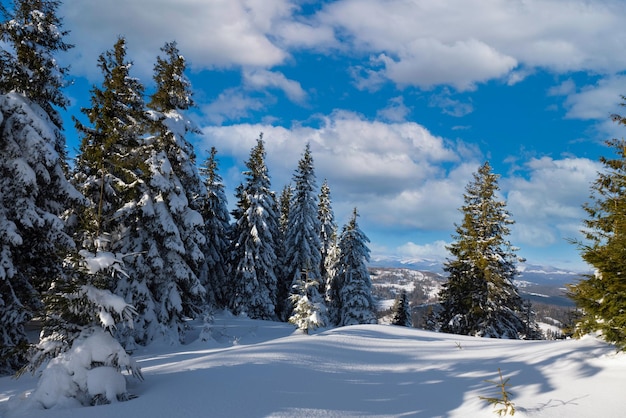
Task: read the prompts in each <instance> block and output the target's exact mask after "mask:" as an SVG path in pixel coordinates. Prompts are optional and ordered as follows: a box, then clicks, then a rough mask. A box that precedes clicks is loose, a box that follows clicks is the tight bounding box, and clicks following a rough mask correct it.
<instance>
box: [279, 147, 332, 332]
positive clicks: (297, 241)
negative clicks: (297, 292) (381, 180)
mask: <svg viewBox="0 0 626 418" xmlns="http://www.w3.org/2000/svg"><path fill="white" fill-rule="evenodd" d="M293 183H294V188H293V194H292V195H291V202H290V207H289V216H288V222H287V227H286V231H285V236H284V239H285V255H286V257H285V261H286V267H287V269H288V270H287V274H286V277H285V279H286V280H287V281H288V282H290V287H293V286H294V285H298V283H300V282H301V281H302V278H301V275H302V272H304V271H306V274H307V287H308V288H309V290H308V294H309V296H310V295H311V294H312V293H316V294H318V295H319V283H320V282H321V272H320V268H321V265H322V258H321V257H322V252H321V242H320V220H319V218H318V202H317V194H316V192H317V185H316V179H315V169H314V165H313V156H312V155H311V147H310V145H309V144H307V145H306V148H305V150H304V154H303V155H302V158H301V159H300V161H299V162H298V168H297V169H296V171H295V172H294V175H293ZM313 287H317V289H315V290H313V289H310V288H313ZM311 302H313V301H311ZM318 315H321V313H319V314H318ZM319 320H320V321H322V322H325V321H326V320H325V318H320V319H319Z"/></svg>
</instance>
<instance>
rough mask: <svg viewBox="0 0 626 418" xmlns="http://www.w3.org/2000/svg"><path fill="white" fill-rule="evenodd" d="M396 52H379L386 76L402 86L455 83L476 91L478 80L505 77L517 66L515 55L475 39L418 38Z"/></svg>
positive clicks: (426, 86) (423, 86) (460, 88)
mask: <svg viewBox="0 0 626 418" xmlns="http://www.w3.org/2000/svg"><path fill="white" fill-rule="evenodd" d="M397 54H398V58H397V59H396V58H393V57H392V56H389V55H387V54H385V53H383V54H381V55H380V57H379V59H380V60H381V61H382V62H383V63H384V64H385V70H384V74H385V76H386V77H388V78H389V79H391V80H393V81H394V82H395V83H397V84H399V85H415V86H419V87H422V88H430V87H433V86H436V85H452V86H454V87H456V89H457V90H459V91H463V90H473V89H474V88H475V85H476V83H478V82H484V81H487V80H490V79H494V78H500V77H503V76H504V75H506V74H508V73H509V72H510V71H511V70H512V69H513V68H515V67H516V65H517V61H516V60H515V59H514V58H513V57H510V56H507V55H505V54H502V53H500V52H499V51H497V50H496V49H494V48H493V47H491V46H489V45H487V44H485V43H484V42H481V41H478V40H476V39H468V40H459V41H455V42H454V43H452V44H446V43H443V42H442V41H440V40H438V39H431V38H427V39H416V40H414V41H412V42H411V43H409V44H408V45H407V47H406V48H402V49H400V50H399V51H397Z"/></svg>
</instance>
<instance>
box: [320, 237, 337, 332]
mask: <svg viewBox="0 0 626 418" xmlns="http://www.w3.org/2000/svg"><path fill="white" fill-rule="evenodd" d="M339 255H340V251H339V243H338V241H337V233H336V232H335V233H334V234H333V235H332V236H331V245H330V247H329V249H328V254H326V258H325V259H324V272H325V275H326V283H325V289H324V291H325V292H324V300H325V301H326V308H327V310H328V320H329V324H333V325H338V324H339V322H340V319H341V298H340V297H339V282H338V281H337V280H338V278H337V268H338V266H339Z"/></svg>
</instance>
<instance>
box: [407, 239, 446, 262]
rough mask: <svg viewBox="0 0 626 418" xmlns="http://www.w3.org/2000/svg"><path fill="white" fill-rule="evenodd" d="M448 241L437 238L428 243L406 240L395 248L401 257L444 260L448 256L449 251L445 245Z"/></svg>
mask: <svg viewBox="0 0 626 418" xmlns="http://www.w3.org/2000/svg"><path fill="white" fill-rule="evenodd" d="M447 245H449V243H447V242H445V241H441V240H437V241H435V242H432V243H428V244H423V245H422V244H415V243H414V242H407V243H406V244H404V245H401V246H400V247H398V249H397V253H398V255H399V256H401V257H405V258H413V259H419V260H435V261H440V262H441V261H445V259H446V257H448V256H449V252H448V250H447V249H446V246H447Z"/></svg>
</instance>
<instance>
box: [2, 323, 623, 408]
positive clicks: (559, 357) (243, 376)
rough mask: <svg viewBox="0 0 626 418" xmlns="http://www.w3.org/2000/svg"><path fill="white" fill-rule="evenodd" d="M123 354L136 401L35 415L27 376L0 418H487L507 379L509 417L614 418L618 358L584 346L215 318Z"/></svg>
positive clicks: (6, 396) (618, 401)
mask: <svg viewBox="0 0 626 418" xmlns="http://www.w3.org/2000/svg"><path fill="white" fill-rule="evenodd" d="M199 332H200V330H199V328H195V329H193V330H192V333H191V334H190V341H193V342H191V343H190V344H188V345H185V346H179V347H167V346H159V345H152V346H150V347H148V348H145V349H142V350H141V351H139V352H136V353H135V354H134V357H135V359H136V360H137V361H138V362H139V364H140V366H141V367H142V370H143V374H144V376H145V380H144V381H143V382H138V381H135V380H133V379H132V378H129V382H128V388H129V391H130V392H132V393H133V394H135V395H137V396H138V397H137V398H135V399H132V400H130V401H127V402H119V403H114V404H111V405H104V406H95V407H80V408H71V409H52V410H41V409H35V408H34V405H32V404H31V403H29V402H28V394H29V392H30V391H32V390H33V388H35V386H36V384H37V379H35V378H34V377H31V376H23V377H21V378H20V379H18V380H15V379H13V378H10V377H4V378H1V379H0V417H3V418H10V417H15V416H20V417H38V418H57V417H58V418H61V417H63V418H67V417H76V418H78V417H80V418H83V417H84V418H92V417H115V418H119V417H150V418H157V417H167V418H170V417H357V416H359V417H464V418H467V417H489V416H494V417H495V416H497V415H496V414H494V413H493V411H494V408H493V407H492V406H491V405H488V404H487V403H486V402H485V401H484V400H481V399H479V396H496V395H497V390H496V388H495V387H494V386H493V385H491V384H489V383H486V382H485V379H489V380H497V379H498V368H500V369H501V370H502V373H503V375H504V377H505V378H510V380H509V383H510V385H511V387H510V389H509V390H510V392H511V394H512V397H511V400H512V401H513V403H514V404H515V408H516V412H515V417H568V418H575V417H621V416H624V414H625V412H624V411H626V397H624V383H625V382H626V355H625V354H616V353H615V351H614V349H613V348H612V347H610V346H608V345H606V344H605V343H603V342H601V341H599V340H597V339H595V338H592V337H586V338H583V339H582V340H565V341H510V340H493V339H480V338H472V337H464V336H458V335H449V334H438V333H432V332H427V331H421V330H416V329H409V328H402V327H395V326H390V325H360V326H350V327H343V328H336V329H331V330H322V331H319V332H316V333H314V334H312V335H303V334H301V333H299V332H297V331H295V330H294V327H293V326H292V325H290V324H285V323H275V322H269V321H255V320H249V319H243V318H235V317H232V316H229V315H219V316H218V317H217V318H216V320H215V324H214V326H213V329H212V335H213V339H211V340H209V341H205V342H203V341H200V340H198V339H197V338H196V337H197V336H198V335H199Z"/></svg>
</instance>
